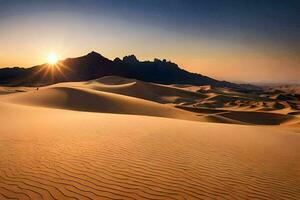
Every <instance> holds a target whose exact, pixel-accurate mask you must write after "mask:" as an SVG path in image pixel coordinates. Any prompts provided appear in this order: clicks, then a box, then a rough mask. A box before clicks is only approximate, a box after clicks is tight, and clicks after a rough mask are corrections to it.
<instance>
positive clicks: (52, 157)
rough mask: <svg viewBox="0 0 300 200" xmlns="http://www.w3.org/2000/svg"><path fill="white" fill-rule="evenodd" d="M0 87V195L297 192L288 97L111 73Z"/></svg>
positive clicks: (296, 143) (293, 119)
mask: <svg viewBox="0 0 300 200" xmlns="http://www.w3.org/2000/svg"><path fill="white" fill-rule="evenodd" d="M0 91H1V95H0V113H1V115H0V121H1V126H0V133H1V134H0V199H22V200H23V199H37V200H38V199H295V200H297V199H300V187H299V185H300V176H299V174H300V170H299V169H300V154H299V152H300V135H299V130H300V129H299V127H300V120H299V117H300V116H299V114H298V113H297V112H298V111H299V107H298V106H299V102H298V100H297V97H295V96H293V99H292V100H278V99H276V98H274V95H275V96H276V95H279V94H278V93H276V94H275V93H272V94H271V93H257V92H255V93H242V92H237V91H233V90H231V89H226V88H218V87H211V86H192V85H161V84H154V83H147V82H142V81H137V80H134V79H126V78H121V77H117V76H109V77H103V78H100V79H95V80H91V81H86V82H67V83H59V84H55V85H51V86H47V87H41V88H38V90H37V88H30V87H23V88H15V87H2V88H1V90H0ZM283 95H286V94H283ZM208 122H209V123H208ZM216 122H217V123H216ZM259 125H262V126H259Z"/></svg>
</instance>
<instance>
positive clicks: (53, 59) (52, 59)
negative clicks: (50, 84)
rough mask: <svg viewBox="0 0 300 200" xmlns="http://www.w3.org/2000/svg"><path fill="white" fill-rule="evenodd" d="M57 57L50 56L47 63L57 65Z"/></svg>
mask: <svg viewBox="0 0 300 200" xmlns="http://www.w3.org/2000/svg"><path fill="white" fill-rule="evenodd" d="M57 61H58V60H57V56H56V55H55V54H49V55H48V58H47V62H48V63H49V64H50V65H54V64H56V63H57Z"/></svg>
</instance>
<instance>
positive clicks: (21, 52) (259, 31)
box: [0, 0, 300, 83]
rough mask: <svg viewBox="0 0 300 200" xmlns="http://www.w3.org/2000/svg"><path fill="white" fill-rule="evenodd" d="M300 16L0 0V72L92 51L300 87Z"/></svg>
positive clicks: (186, 5)
mask: <svg viewBox="0 0 300 200" xmlns="http://www.w3.org/2000/svg"><path fill="white" fill-rule="evenodd" d="M299 10H300V3H299V1H297V0H288V1H278V0H264V1H263V0H256V1H254V0H253V1H247V0H246V1H217V0H212V1H201V0H197V1H192V0H187V1H180V0H174V1H166V0H153V1H140V0H125V1H121V0H112V1H101V0H99V1H96V0H73V1H66V0H63V1H57V0H54V1H34V0H30V1H17V0H11V1H3V0H0V27H1V29H0V44H1V45H0V67H13V66H19V67H31V66H34V65H38V64H42V63H45V62H47V55H48V54H49V53H53V52H54V53H55V54H56V55H57V56H58V58H59V59H64V58H67V57H77V56H80V55H83V54H86V53H88V52H90V51H92V50H94V51H97V52H99V53H101V54H102V55H103V56H106V57H108V58H110V59H114V58H115V57H123V56H125V55H129V54H134V55H136V56H137V58H138V59H140V60H153V59H154V58H156V57H157V58H161V59H163V58H166V59H167V60H171V61H173V62H176V63H177V64H179V65H180V66H181V67H182V68H184V69H187V70H189V71H193V72H197V73H201V74H203V75H207V76H211V77H213V78H218V79H222V80H228V81H243V82H276V83H277V82H280V83H291V82H293V83H296V82H298V83H299V77H300V64H299V63H300V56H299V55H300V37H299V35H300V20H299V19H300V16H299V15H300V14H299V13H300V12H299Z"/></svg>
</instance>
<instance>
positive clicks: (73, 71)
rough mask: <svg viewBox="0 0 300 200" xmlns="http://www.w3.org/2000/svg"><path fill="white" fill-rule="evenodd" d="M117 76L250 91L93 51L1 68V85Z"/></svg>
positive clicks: (158, 63) (160, 63)
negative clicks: (54, 60)
mask: <svg viewBox="0 0 300 200" xmlns="http://www.w3.org/2000/svg"><path fill="white" fill-rule="evenodd" d="M109 75H116V76H122V77H127V78H134V79H138V80H142V81H148V82H154V83H161V84H192V85H212V86H216V87H229V88H234V89H249V86H248V88H245V87H243V86H242V85H238V84H234V83H230V82H226V81H218V80H215V79H212V78H209V77H207V76H203V75H201V74H196V73H191V72H188V71H186V70H183V69H181V68H179V67H178V65H177V64H175V63H172V62H170V61H166V60H159V59H154V61H139V60H138V59H137V58H136V57H135V56H134V55H129V56H125V57H124V58H123V59H122V60H121V59H120V58H116V59H115V60H114V61H112V60H109V59H107V58H105V57H103V56H102V55H101V54H99V53H97V52H94V51H93V52H91V53H89V54H87V55H85V56H82V57H78V58H68V59H65V60H62V61H59V62H58V63H57V66H56V67H52V66H50V65H49V64H43V65H38V66H34V67H31V68H26V69H25V68H4V69H0V84H2V85H23V86H38V85H49V84H53V83H59V82H66V81H86V80H91V79H96V78H100V77H103V76H109Z"/></svg>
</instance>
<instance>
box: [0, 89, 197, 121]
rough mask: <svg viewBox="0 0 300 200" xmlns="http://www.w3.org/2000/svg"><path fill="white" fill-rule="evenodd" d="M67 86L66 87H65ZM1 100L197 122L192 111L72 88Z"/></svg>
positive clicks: (19, 94) (8, 97)
mask: <svg viewBox="0 0 300 200" xmlns="http://www.w3.org/2000/svg"><path fill="white" fill-rule="evenodd" d="M66 85H69V84H66ZM0 100H2V101H5V102H10V103H16V104H22V105H31V106H42V107H51V108H59V109H69V110H78V111H87V112H102V113H119V114H134V115H149V116H160V117H170V118H178V119H187V120H200V118H199V117H197V116H196V115H195V114H194V113H192V112H186V111H183V110H180V109H176V108H173V107H171V106H166V105H162V104H159V103H156V102H152V101H146V100H143V99H137V98H133V97H129V96H124V95H118V94H114V93H107V92H102V91H96V90H91V89H88V88H81V87H71V86H65V87H63V86H62V84H61V86H56V85H55V86H52V87H46V88H44V89H40V90H37V91H34V90H33V91H30V92H26V93H18V94H12V95H6V96H3V97H1V98H0Z"/></svg>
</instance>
